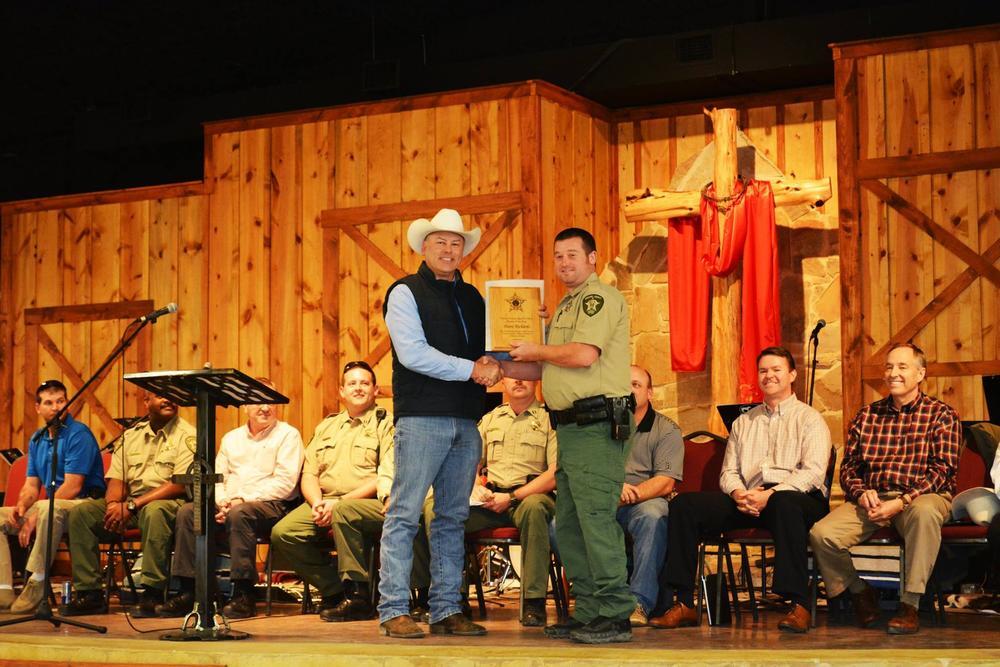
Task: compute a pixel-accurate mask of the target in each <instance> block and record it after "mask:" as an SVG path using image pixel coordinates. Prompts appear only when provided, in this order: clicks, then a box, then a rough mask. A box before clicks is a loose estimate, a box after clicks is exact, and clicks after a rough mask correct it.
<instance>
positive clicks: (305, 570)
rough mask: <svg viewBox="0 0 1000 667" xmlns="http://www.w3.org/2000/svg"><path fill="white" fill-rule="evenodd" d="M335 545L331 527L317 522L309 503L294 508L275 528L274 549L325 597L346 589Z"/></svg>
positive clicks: (273, 532) (273, 536) (273, 533)
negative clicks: (339, 575) (334, 551)
mask: <svg viewBox="0 0 1000 667" xmlns="http://www.w3.org/2000/svg"><path fill="white" fill-rule="evenodd" d="M337 504H338V505H339V504H340V503H337ZM335 547H336V545H335V544H334V541H333V537H332V536H331V535H330V527H329V526H317V525H316V524H315V522H313V518H312V507H310V506H309V503H302V504H301V505H299V506H298V507H296V508H295V509H293V510H292V511H291V512H289V513H288V515H287V516H285V518H284V519H282V520H281V521H279V522H278V523H277V524H275V526H274V528H272V529H271V548H272V549H275V550H276V553H277V555H278V556H280V557H281V559H282V562H284V563H287V564H288V565H289V566H291V568H292V569H293V570H295V572H296V574H298V575H299V576H300V577H302V580H303V581H305V582H306V583H307V584H309V585H310V586H312V587H314V588H316V589H317V590H318V591H319V593H320V595H322V596H323V597H331V596H333V595H338V594H339V593H341V592H342V591H343V590H344V587H343V586H342V585H341V583H340V577H338V576H337V568H336V566H335V565H334V563H333V557H332V556H331V553H330V552H331V551H333V550H334V548H335Z"/></svg>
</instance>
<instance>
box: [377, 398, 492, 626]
mask: <svg viewBox="0 0 1000 667" xmlns="http://www.w3.org/2000/svg"><path fill="white" fill-rule="evenodd" d="M393 442H394V446H395V450H394V451H395V457H396V459H395V463H396V473H395V476H394V478H393V482H392V491H391V493H390V496H389V497H390V501H389V510H388V512H387V513H386V517H385V525H384V526H383V527H382V547H381V559H382V569H381V572H380V574H381V581H380V582H379V587H378V590H379V594H380V595H381V601H380V602H379V605H378V613H379V620H380V621H381V622H382V623H384V622H386V621H388V620H390V619H393V618H396V617H397V616H404V615H406V614H408V613H410V570H411V568H412V565H413V539H414V537H416V534H417V530H418V527H419V524H420V517H421V513H422V510H423V505H424V498H426V496H427V491H428V490H429V489H430V488H431V486H433V487H434V520H433V521H432V522H431V525H430V546H431V590H430V600H429V603H430V612H431V613H430V621H431V623H436V622H438V621H440V620H442V619H444V618H447V617H448V616H451V615H452V614H457V613H460V612H461V610H462V607H461V585H462V567H463V565H464V563H465V520H466V519H467V518H468V517H469V494H470V493H472V484H473V482H474V481H475V477H476V466H477V464H478V463H479V459H480V458H481V457H482V453H483V441H482V438H480V436H479V430H478V429H477V428H476V422H474V421H473V420H471V419H460V418H458V417H400V418H399V419H398V420H397V421H396V434H395V438H394V440H393Z"/></svg>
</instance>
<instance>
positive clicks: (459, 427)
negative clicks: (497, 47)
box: [378, 208, 500, 638]
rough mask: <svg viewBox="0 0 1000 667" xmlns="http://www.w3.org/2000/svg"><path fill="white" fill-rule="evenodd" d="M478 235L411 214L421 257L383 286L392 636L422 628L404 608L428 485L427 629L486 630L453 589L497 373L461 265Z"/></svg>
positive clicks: (410, 235) (481, 308)
mask: <svg viewBox="0 0 1000 667" xmlns="http://www.w3.org/2000/svg"><path fill="white" fill-rule="evenodd" d="M479 235H480V230H478V229H471V230H466V229H465V225H464V223H463V222H462V217H461V216H460V215H459V214H458V212H457V211H454V210H452V209H447V208H446V209H442V210H440V211H438V212H437V214H436V215H435V216H434V217H433V218H431V219H430V220H426V219H423V218H421V219H420V220H415V221H414V222H413V223H412V224H411V225H410V229H409V231H408V232H407V235H406V236H407V240H408V241H409V243H410V247H411V248H413V250H414V251H415V252H418V253H420V254H421V255H423V257H424V261H423V262H422V263H421V264H420V268H419V269H418V270H417V272H416V273H415V274H412V275H409V276H406V277H405V278H402V279H400V280H398V281H396V282H395V283H393V284H392V285H391V286H390V287H389V289H388V291H387V293H386V299H385V303H384V305H383V307H382V313H383V315H384V316H385V323H386V327H387V328H388V330H389V337H390V339H391V341H392V393H393V414H394V417H395V420H396V434H395V439H394V442H395V444H394V448H395V466H396V475H395V478H394V480H393V487H392V500H391V502H390V503H389V509H388V511H387V513H386V519H385V525H384V527H383V529H382V546H381V549H382V552H381V562H382V570H381V577H382V579H381V583H380V584H379V593H381V602H380V603H379V608H378V611H379V620H380V621H381V625H380V632H381V633H382V634H384V635H387V636H390V637H402V638H419V637H423V635H424V633H423V631H422V630H421V629H420V628H419V626H417V624H416V623H415V622H414V621H413V619H412V618H411V617H410V615H409V611H410V608H409V599H410V589H409V586H410V569H411V566H412V560H413V539H414V537H415V535H416V532H417V530H418V525H419V522H420V516H421V510H422V508H423V504H424V498H425V497H426V496H427V491H428V489H430V488H431V486H433V487H434V521H433V522H432V523H431V526H430V546H431V573H432V585H431V596H430V629H431V633H433V634H456V635H464V636H471V635H483V634H486V629H485V628H483V627H482V626H480V625H476V624H474V623H472V622H471V621H469V620H468V619H466V618H465V617H464V616H463V615H462V613H461V597H460V590H459V589H460V586H461V581H462V564H463V562H464V558H465V548H464V542H463V539H464V526H465V520H466V519H467V518H468V516H469V494H470V493H471V492H472V485H473V482H474V480H475V476H476V465H477V464H478V462H479V458H480V456H481V454H482V448H483V444H482V439H481V438H480V435H479V431H478V430H477V428H476V422H477V421H478V420H479V418H480V417H482V415H483V409H484V399H485V392H486V388H485V386H489V385H492V384H493V383H495V382H496V381H497V380H499V378H500V367H499V364H497V362H496V361H495V360H493V359H492V358H490V357H486V356H484V354H483V353H484V350H485V346H486V309H485V304H484V303H483V298H482V296H480V294H479V291H478V290H476V288H475V287H473V286H472V285H469V284H468V283H466V282H464V281H463V280H462V276H461V273H460V272H459V264H460V263H461V261H462V258H463V257H465V256H466V255H468V254H469V253H470V252H472V250H473V249H474V248H475V247H476V245H477V244H478V243H479ZM484 385H485V386H484Z"/></svg>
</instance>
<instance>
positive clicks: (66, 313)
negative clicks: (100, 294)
mask: <svg viewBox="0 0 1000 667" xmlns="http://www.w3.org/2000/svg"><path fill="white" fill-rule="evenodd" d="M153 308H155V306H154V305H153V302H152V301H150V300H149V299H144V300H142V301H108V302H105V303H85V304H81V305H78V306H48V307H45V308H26V309H25V311H24V325H25V326H28V325H31V324H57V323H60V322H63V323H71V322H92V321H94V320H127V319H132V318H135V317H142V316H143V315H148V314H149V313H150V312H152V310H153Z"/></svg>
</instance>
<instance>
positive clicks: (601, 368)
mask: <svg viewBox="0 0 1000 667" xmlns="http://www.w3.org/2000/svg"><path fill="white" fill-rule="evenodd" d="M548 343H549V344H550V345H562V344H564V343H587V344H588V345H593V346H594V347H596V348H598V349H599V350H600V356H599V357H598V358H597V361H595V362H594V363H593V364H591V365H590V366H588V367H587V368H563V367H562V366H556V365H555V364H549V363H546V364H543V366H542V394H543V395H544V396H545V403H546V404H547V405H548V406H549V407H550V408H551V409H553V410H567V409H569V408H571V407H573V401H575V400H578V399H581V398H587V397H588V396H597V395H603V396H627V395H629V394H630V393H631V392H632V385H631V382H630V377H629V363H630V362H631V352H630V351H629V312H628V305H627V304H626V303H625V298H624V297H623V296H622V295H621V292H619V291H618V290H617V289H616V288H614V287H612V286H611V285H607V284H605V283H603V282H601V280H600V279H599V278H598V277H597V274H596V273H593V274H591V275H590V277H589V278H587V280H585V281H584V282H583V284H581V285H579V286H577V287H576V288H574V289H573V290H571V291H570V292H568V293H567V294H566V296H564V297H563V299H562V301H560V302H559V306H558V307H557V308H556V313H555V317H554V318H553V319H552V323H551V324H550V325H549V330H548Z"/></svg>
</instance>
